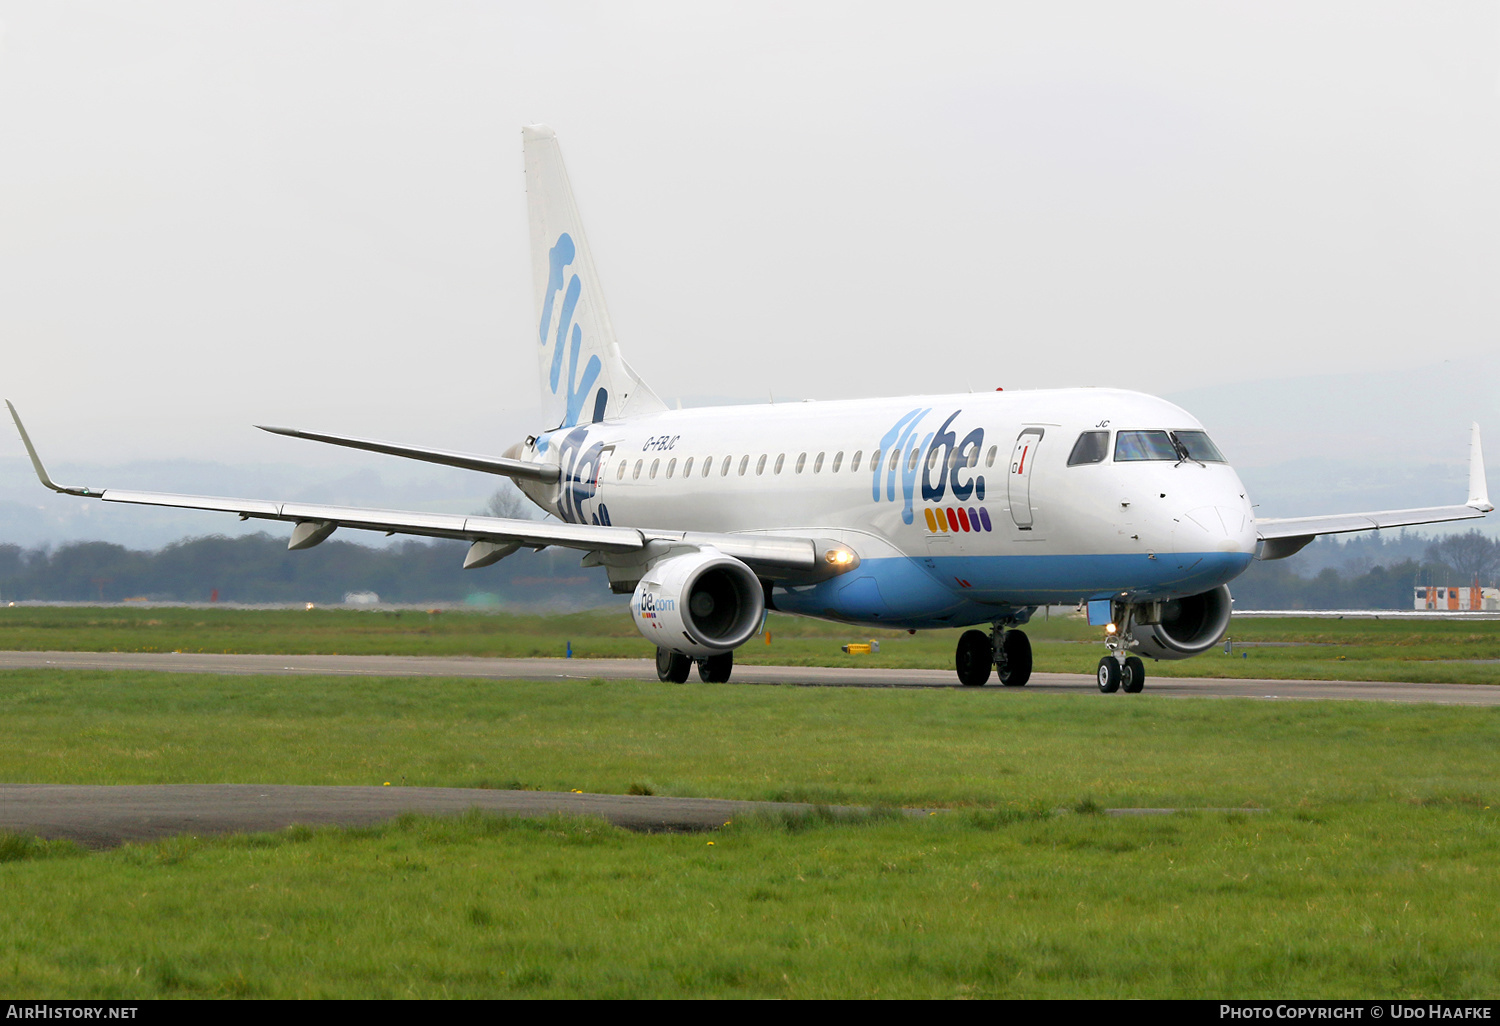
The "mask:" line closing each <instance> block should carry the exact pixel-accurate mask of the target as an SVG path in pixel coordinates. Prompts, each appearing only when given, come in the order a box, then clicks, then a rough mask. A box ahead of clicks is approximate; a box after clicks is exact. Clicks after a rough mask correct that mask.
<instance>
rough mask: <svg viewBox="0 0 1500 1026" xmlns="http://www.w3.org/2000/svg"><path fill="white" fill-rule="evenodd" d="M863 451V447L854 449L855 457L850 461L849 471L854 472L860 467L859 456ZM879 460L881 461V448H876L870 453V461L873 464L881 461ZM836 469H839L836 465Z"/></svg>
mask: <svg viewBox="0 0 1500 1026" xmlns="http://www.w3.org/2000/svg"><path fill="white" fill-rule="evenodd" d="M863 452H864V450H863V449H855V450H854V459H852V460H850V461H849V473H851V474H852V473H854V472H855V471H856V470H858V469H859V457H860V454H861V453H863ZM879 462H880V450H879V449H876V450H875V451H874V452H872V453H871V454H870V463H871V464H876V463H879ZM834 469H835V470H837V469H838V468H837V467H836V466H835V468H834Z"/></svg>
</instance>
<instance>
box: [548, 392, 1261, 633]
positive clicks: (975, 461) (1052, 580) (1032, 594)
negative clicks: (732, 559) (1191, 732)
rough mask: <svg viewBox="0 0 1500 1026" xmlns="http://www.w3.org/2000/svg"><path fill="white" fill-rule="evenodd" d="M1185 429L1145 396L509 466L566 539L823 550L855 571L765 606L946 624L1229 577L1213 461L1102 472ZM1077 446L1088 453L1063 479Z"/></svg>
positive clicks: (1162, 592)
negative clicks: (536, 468) (849, 557)
mask: <svg viewBox="0 0 1500 1026" xmlns="http://www.w3.org/2000/svg"><path fill="white" fill-rule="evenodd" d="M1201 430H1202V426H1201V425H1200V424H1199V423H1198V421H1197V420H1196V419H1195V418H1193V417H1192V416H1191V415H1189V414H1188V413H1186V412H1185V411H1183V410H1182V409H1180V408H1178V407H1176V406H1174V405H1172V404H1171V403H1168V402H1165V401H1163V400H1161V399H1157V398H1155V397H1152V396H1148V395H1143V394H1140V393H1136V392H1126V391H1120V390H1115V389H1095V388H1084V389H1064V390H1055V391H1020V392H998V391H997V392H986V393H977V394H959V395H946V396H914V397H905V398H897V399H865V400H851V401H839V402H818V403H811V402H809V403H783V404H776V405H766V406H736V407H720V408H712V409H690V410H673V411H666V412H661V413H654V414H650V415H647V416H642V417H635V418H628V419H622V420H618V421H602V422H599V423H595V424H588V425H580V426H578V427H573V428H564V429H559V430H557V431H553V432H549V433H547V434H544V435H542V436H540V437H538V438H537V439H536V440H535V442H534V443H533V444H532V445H530V446H528V447H527V449H526V451H525V452H524V453H523V458H525V459H528V460H532V461H539V462H550V463H554V464H556V465H557V466H558V467H559V468H560V470H561V472H562V477H561V480H560V481H559V483H558V484H557V485H550V486H549V485H542V484H540V483H530V482H528V483H525V484H523V487H524V488H525V489H526V491H527V492H528V494H530V495H531V496H532V498H533V499H535V500H536V501H538V502H539V503H540V504H541V505H543V506H544V507H545V508H547V509H549V510H550V511H551V512H553V513H554V514H556V515H557V516H558V517H559V518H561V519H563V520H565V521H568V522H572V523H599V524H636V523H650V524H656V525H660V526H662V527H667V528H672V529H680V530H686V531H708V532H726V533H733V532H740V531H755V532H757V533H761V534H766V533H773V534H774V533H777V532H781V533H785V534H787V535H793V536H806V535H809V534H811V535H815V536H818V537H824V538H831V539H835V540H838V541H841V542H844V543H845V544H847V545H848V546H849V547H850V548H851V549H853V550H854V551H855V552H857V553H858V554H859V556H860V561H861V562H860V566H859V568H858V570H856V571H854V572H852V573H850V574H848V575H847V576H842V577H838V578H835V579H833V580H829V581H824V582H822V583H819V584H815V585H809V586H805V587H791V588H785V589H778V590H777V591H776V593H775V596H774V601H775V604H776V608H778V609H782V610H786V611H788V612H796V613H803V614H806V615H812V616H819V617H825V618H830V619H837V620H845V621H849V622H855V623H867V624H871V625H875V624H881V625H890V626H899V627H913V628H915V627H940V626H960V625H965V624H972V623H981V622H986V621H991V620H994V619H997V618H1003V617H1004V616H1006V615H1008V611H1009V610H1021V609H1024V608H1026V607H1031V606H1036V605H1041V604H1044V603H1076V602H1080V601H1084V600H1087V599H1091V598H1106V597H1127V596H1128V597H1129V598H1131V599H1132V600H1142V601H1144V600H1151V599H1158V598H1178V597H1183V596H1187V595H1194V594H1198V593H1201V592H1205V591H1208V590H1210V589H1212V588H1216V587H1218V586H1219V585H1221V584H1224V583H1226V582H1228V581H1230V580H1231V579H1233V578H1234V577H1236V576H1237V575H1238V574H1240V573H1241V572H1242V571H1243V570H1244V569H1245V568H1246V567H1247V566H1248V565H1249V563H1250V560H1251V558H1252V557H1253V554H1254V551H1255V544H1256V533H1255V528H1254V523H1253V520H1254V518H1253V514H1252V511H1251V506H1250V502H1249V500H1248V498H1247V497H1246V493H1245V488H1244V485H1243V484H1242V483H1241V482H1240V479H1239V476H1238V475H1237V474H1236V473H1235V472H1234V469H1233V468H1232V467H1231V466H1230V465H1229V464H1228V463H1225V462H1214V461H1203V462H1200V461H1197V460H1191V459H1177V458H1169V459H1163V458H1160V454H1158V455H1157V458H1153V459H1133V460H1117V459H1116V458H1115V457H1116V456H1117V455H1119V453H1117V452H1116V451H1115V445H1116V444H1117V441H1118V440H1119V438H1120V436H1119V434H1118V433H1119V432H1137V431H1141V432H1163V431H1171V432H1182V431H1201ZM1084 432H1094V433H1095V435H1096V437H1097V435H1098V433H1100V432H1102V433H1104V435H1105V440H1106V441H1105V444H1106V447H1107V451H1106V454H1105V455H1104V457H1103V458H1102V459H1098V460H1097V461H1095V462H1077V461H1076V457H1075V463H1074V465H1069V461H1070V457H1074V456H1075V454H1074V447H1075V445H1077V444H1079V443H1078V439H1079V437H1080V435H1081V434H1083V433H1084ZM1133 437H1134V436H1132V438H1133Z"/></svg>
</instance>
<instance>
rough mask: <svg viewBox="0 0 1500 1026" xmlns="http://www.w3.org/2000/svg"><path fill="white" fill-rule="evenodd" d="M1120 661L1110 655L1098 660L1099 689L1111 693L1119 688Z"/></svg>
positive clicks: (1107, 693)
mask: <svg viewBox="0 0 1500 1026" xmlns="http://www.w3.org/2000/svg"><path fill="white" fill-rule="evenodd" d="M1120 677H1121V674H1120V661H1119V660H1118V659H1116V658H1115V657H1114V656H1112V655H1107V656H1105V657H1104V658H1103V659H1101V660H1099V690H1100V691H1102V692H1104V693H1105V694H1106V695H1112V694H1114V693H1115V692H1116V691H1119V690H1120Z"/></svg>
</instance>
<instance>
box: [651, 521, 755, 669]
mask: <svg viewBox="0 0 1500 1026" xmlns="http://www.w3.org/2000/svg"><path fill="white" fill-rule="evenodd" d="M765 612H766V600H765V591H764V589H763V588H762V587H761V583H760V580H759V579H758V578H757V577H756V576H755V571H753V570H751V569H750V568H749V567H748V566H746V565H745V564H744V563H742V562H740V561H739V560H738V559H735V558H733V557H732V556H726V555H724V554H723V553H721V552H718V551H717V550H714V549H710V548H704V549H699V550H698V551H697V552H692V553H688V554H686V555H680V556H670V557H668V558H666V559H662V560H658V561H657V562H656V563H654V564H652V565H651V566H650V567H649V568H647V570H646V573H645V574H644V575H643V576H642V577H641V582H640V583H639V584H637V585H636V588H635V594H634V596H632V598H631V600H630V615H631V617H632V619H634V621H635V629H636V630H638V631H640V632H641V634H642V636H644V637H645V638H647V639H648V640H649V641H651V642H652V643H653V644H655V645H656V646H657V647H658V648H665V649H668V650H670V651H673V652H681V653H683V654H684V655H690V656H694V657H696V658H700V659H701V658H704V657H707V656H713V655H720V654H722V653H724V652H731V651H733V650H734V649H736V648H738V647H739V646H741V645H743V644H744V643H745V642H747V641H749V640H750V639H751V638H752V637H753V636H754V635H755V632H756V631H757V630H759V629H760V624H761V620H762V618H763V617H764V616H765Z"/></svg>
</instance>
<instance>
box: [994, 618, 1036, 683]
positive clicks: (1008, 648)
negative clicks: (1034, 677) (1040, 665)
mask: <svg viewBox="0 0 1500 1026" xmlns="http://www.w3.org/2000/svg"><path fill="white" fill-rule="evenodd" d="M999 670H1000V683H1001V684H1004V685H1005V686H1006V687H1008V688H1022V687H1025V686H1026V682H1027V681H1028V680H1030V679H1031V639H1030V638H1028V637H1026V634H1025V632H1023V631H1006V632H1005V637H1004V638H1002V639H1001V641H1000V666H999Z"/></svg>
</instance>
